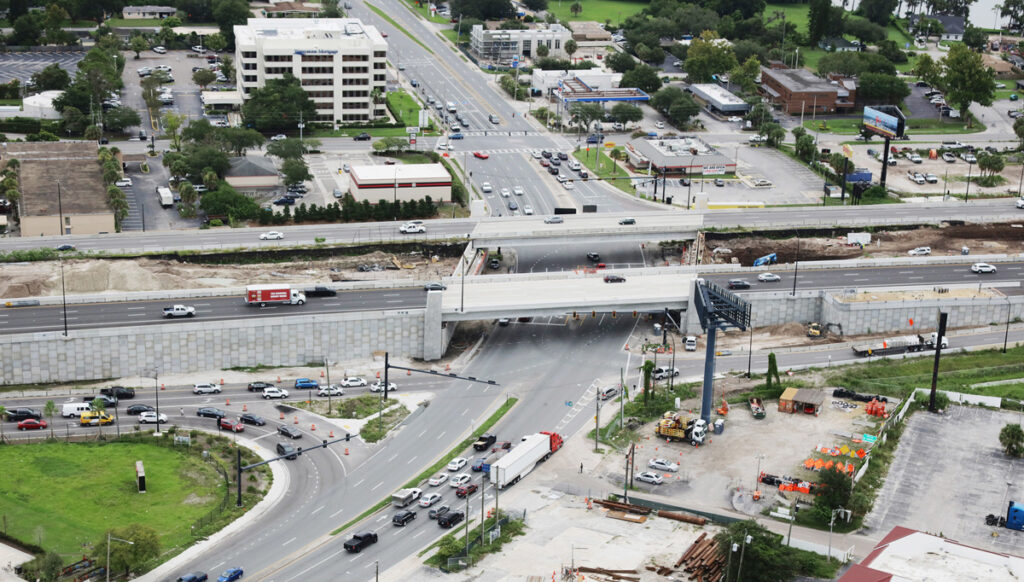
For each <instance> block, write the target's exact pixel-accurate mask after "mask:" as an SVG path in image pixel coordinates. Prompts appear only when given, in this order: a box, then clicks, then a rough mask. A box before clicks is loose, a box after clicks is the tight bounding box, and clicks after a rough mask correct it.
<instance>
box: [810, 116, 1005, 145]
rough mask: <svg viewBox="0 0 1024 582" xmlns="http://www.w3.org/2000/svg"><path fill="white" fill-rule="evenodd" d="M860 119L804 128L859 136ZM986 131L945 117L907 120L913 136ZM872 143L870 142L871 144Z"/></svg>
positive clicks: (813, 123)
mask: <svg viewBox="0 0 1024 582" xmlns="http://www.w3.org/2000/svg"><path fill="white" fill-rule="evenodd" d="M822 124H827V126H826V127H824V128H823V127H822ZM860 125H861V121H860V119H828V120H822V119H817V120H814V121H812V120H810V119H805V120H804V127H805V128H807V129H809V130H813V131H820V132H829V133H834V134H838V135H857V134H859V133H860ZM980 131H985V125H984V124H982V123H980V122H978V121H977V120H975V121H974V126H973V127H970V128H968V127H967V123H966V122H964V121H962V120H953V119H950V118H948V117H944V118H943V119H942V120H939V119H934V118H929V119H908V120H907V133H910V134H911V136H913V133H914V132H924V133H929V134H959V133H978V132H980ZM869 143H870V142H869ZM875 143H881V139H879V140H877V141H875Z"/></svg>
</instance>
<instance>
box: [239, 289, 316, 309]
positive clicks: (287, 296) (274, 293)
mask: <svg viewBox="0 0 1024 582" xmlns="http://www.w3.org/2000/svg"><path fill="white" fill-rule="evenodd" d="M245 302H246V303H248V304H249V305H259V306H260V307H263V306H264V305H266V304H267V303H287V304H289V305H302V304H303V303H305V302H306V295H305V294H303V293H302V292H301V291H299V290H298V289H293V288H292V286H291V285H280V284H273V285H249V286H248V287H246V288H245Z"/></svg>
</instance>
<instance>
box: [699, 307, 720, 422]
mask: <svg viewBox="0 0 1024 582" xmlns="http://www.w3.org/2000/svg"><path fill="white" fill-rule="evenodd" d="M716 337H718V328H716V327H715V326H713V325H711V326H708V335H707V338H705V343H706V346H707V347H706V350H707V351H706V352H705V353H704V387H703V388H702V389H701V393H700V418H701V420H703V421H704V422H706V423H708V426H709V427H710V426H711V405H712V401H713V400H714V398H715V338H716Z"/></svg>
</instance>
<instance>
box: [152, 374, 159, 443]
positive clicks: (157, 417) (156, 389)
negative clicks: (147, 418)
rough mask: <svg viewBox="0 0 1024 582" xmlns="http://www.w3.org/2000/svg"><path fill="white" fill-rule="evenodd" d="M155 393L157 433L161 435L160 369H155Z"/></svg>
mask: <svg viewBox="0 0 1024 582" xmlns="http://www.w3.org/2000/svg"><path fill="white" fill-rule="evenodd" d="M153 391H154V392H156V432H155V433H154V434H160V369H159V368H153Z"/></svg>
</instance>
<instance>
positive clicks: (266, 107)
mask: <svg viewBox="0 0 1024 582" xmlns="http://www.w3.org/2000/svg"><path fill="white" fill-rule="evenodd" d="M315 115H316V107H315V106H314V104H313V101H312V100H311V99H310V98H309V95H308V94H307V93H306V91H304V90H303V89H302V86H301V85H300V84H299V80H298V79H296V78H295V77H294V76H293V75H291V74H290V73H285V75H284V76H283V77H282V78H280V79H268V80H267V83H266V85H265V86H264V87H261V88H258V89H253V91H252V96H251V97H250V98H249V100H247V101H246V102H245V104H244V105H242V120H243V122H244V123H245V126H246V127H249V128H252V129H255V130H256V131H259V132H262V133H269V132H279V131H289V130H293V129H295V127H296V125H297V124H298V123H299V122H300V120H303V121H312V120H313V118H314V116H315Z"/></svg>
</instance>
